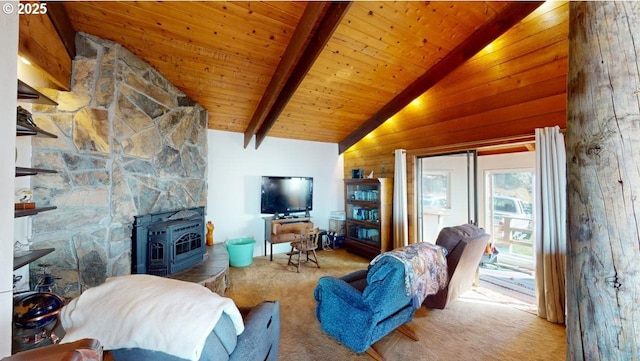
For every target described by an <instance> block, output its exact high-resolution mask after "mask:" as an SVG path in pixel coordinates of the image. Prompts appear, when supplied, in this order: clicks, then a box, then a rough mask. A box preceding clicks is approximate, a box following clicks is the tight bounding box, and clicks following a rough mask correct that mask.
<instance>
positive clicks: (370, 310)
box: [314, 243, 447, 360]
mask: <svg viewBox="0 0 640 361" xmlns="http://www.w3.org/2000/svg"><path fill="white" fill-rule="evenodd" d="M418 248H421V249H430V250H431V251H428V252H430V253H428V254H422V252H423V251H416V249H418ZM398 252H406V254H409V255H410V257H415V258H413V260H411V261H409V262H408V261H407V260H406V259H403V257H397V255H398ZM408 264H410V265H409V268H407V266H408ZM406 274H410V275H417V276H419V278H420V279H428V280H429V282H430V284H429V287H421V289H426V290H428V292H426V293H424V292H420V291H418V292H417V293H418V294H423V296H421V297H417V298H416V292H413V293H412V292H409V293H408V292H407V291H408V288H407V281H406V277H405V275H406ZM423 275H424V277H422V276H423ZM446 281H447V276H446V260H445V258H444V251H443V249H442V248H440V247H436V246H434V245H433V244H430V243H419V244H415V245H410V246H408V247H404V248H401V249H398V250H394V251H390V252H386V253H384V254H381V255H379V256H378V257H376V258H375V259H374V260H373V261H371V264H370V266H369V269H368V270H360V271H356V272H353V273H350V274H348V275H346V276H344V277H342V278H334V277H330V276H325V277H321V278H320V279H319V280H318V285H317V286H316V288H315V290H314V297H315V299H316V302H317V304H316V317H317V318H318V320H319V321H320V325H321V327H322V330H323V331H324V332H326V333H327V334H329V335H330V336H331V337H333V338H335V339H336V340H338V341H339V342H341V343H342V344H343V345H345V346H347V347H348V348H350V349H351V350H353V351H354V352H356V353H362V352H366V353H367V354H368V355H369V356H371V357H372V358H374V359H375V360H383V359H384V358H383V357H382V356H381V355H380V354H379V353H378V352H377V351H376V350H375V349H374V347H373V344H374V343H375V342H377V341H378V340H380V339H381V338H383V337H384V336H386V335H387V334H388V333H390V332H391V331H393V330H396V329H397V330H398V331H400V332H402V333H403V334H405V335H407V336H408V337H410V338H411V339H413V340H414V341H417V340H418V338H417V337H416V336H415V333H414V332H413V330H412V329H411V328H410V327H409V326H408V325H407V323H408V322H410V321H411V320H412V319H413V315H414V313H415V310H416V308H419V307H420V305H421V302H422V299H423V297H424V294H428V293H435V292H437V291H438V289H439V288H441V287H444V284H445V283H446ZM415 284H419V285H423V284H424V283H422V282H420V281H417V282H415ZM412 289H413V288H412Z"/></svg>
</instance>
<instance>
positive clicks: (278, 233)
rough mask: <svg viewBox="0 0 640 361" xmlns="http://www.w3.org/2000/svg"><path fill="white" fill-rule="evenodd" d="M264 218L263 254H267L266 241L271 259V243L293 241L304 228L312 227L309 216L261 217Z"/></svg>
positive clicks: (271, 258)
mask: <svg viewBox="0 0 640 361" xmlns="http://www.w3.org/2000/svg"><path fill="white" fill-rule="evenodd" d="M263 219H264V255H265V256H266V255H267V242H269V243H270V250H271V256H270V258H269V260H271V261H273V245H274V244H276V243H287V242H292V241H295V240H296V238H297V237H298V236H299V235H300V234H301V233H302V232H303V231H304V230H306V229H311V228H313V222H311V218H310V217H296V218H278V219H275V217H263Z"/></svg>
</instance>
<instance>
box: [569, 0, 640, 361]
mask: <svg viewBox="0 0 640 361" xmlns="http://www.w3.org/2000/svg"><path fill="white" fill-rule="evenodd" d="M569 11H570V25H569V26H570V28H569V38H570V39H569V69H568V79H567V81H568V89H567V91H568V93H567V94H568V95H567V97H568V104H567V136H566V139H567V182H568V185H567V187H568V188H567V195H568V218H567V219H568V230H569V231H568V232H569V234H568V244H567V253H568V254H567V360H602V361H605V360H607V361H611V360H638V359H640V225H639V224H640V198H639V196H640V3H639V2H635V1H632V2H608V1H602V2H600V1H598V2H572V3H571V4H570V10H569Z"/></svg>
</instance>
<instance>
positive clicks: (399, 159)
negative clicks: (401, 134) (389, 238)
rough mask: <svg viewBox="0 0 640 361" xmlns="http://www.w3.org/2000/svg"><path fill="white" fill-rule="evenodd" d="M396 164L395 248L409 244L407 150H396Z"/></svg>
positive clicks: (394, 203)
mask: <svg viewBox="0 0 640 361" xmlns="http://www.w3.org/2000/svg"><path fill="white" fill-rule="evenodd" d="M395 157H396V164H395V172H394V178H393V248H394V249H395V248H400V247H404V246H406V245H408V244H409V218H408V215H407V152H406V151H405V150H404V149H396V150H395Z"/></svg>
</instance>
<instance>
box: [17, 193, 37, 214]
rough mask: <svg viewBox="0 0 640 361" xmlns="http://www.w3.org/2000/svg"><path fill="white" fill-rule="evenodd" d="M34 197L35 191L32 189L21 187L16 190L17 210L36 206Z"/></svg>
mask: <svg viewBox="0 0 640 361" xmlns="http://www.w3.org/2000/svg"><path fill="white" fill-rule="evenodd" d="M32 199H33V191H32V190H31V189H28V188H22V189H19V190H18V191H17V192H16V199H15V210H22V209H34V208H36V203H35V202H32Z"/></svg>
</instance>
